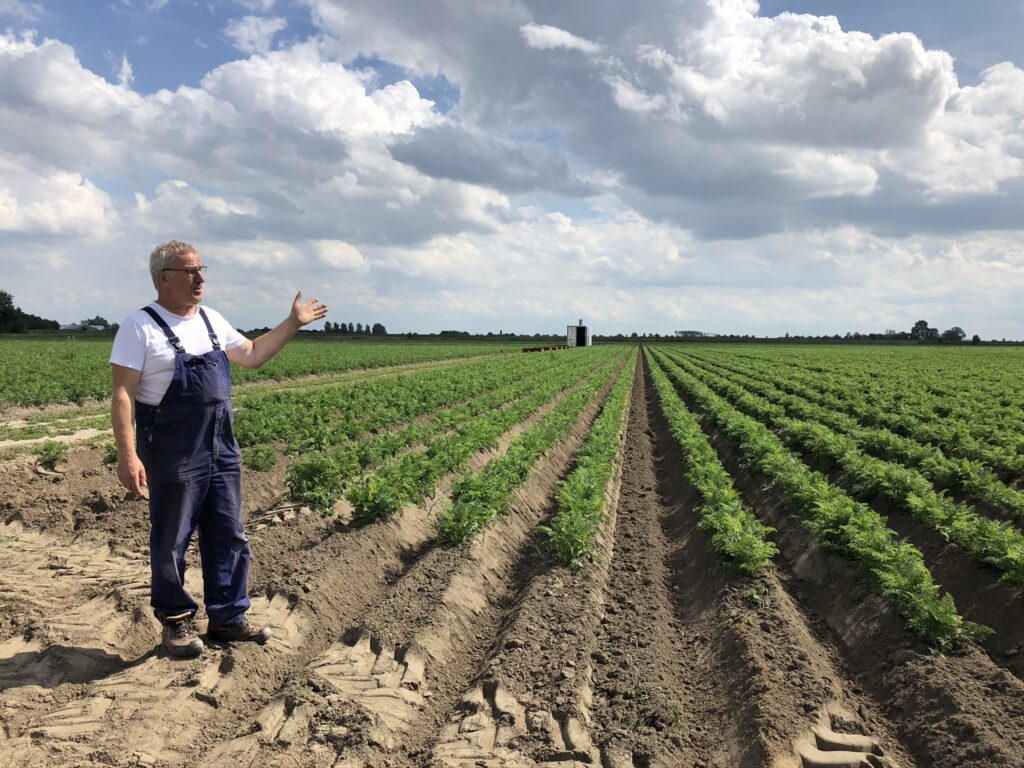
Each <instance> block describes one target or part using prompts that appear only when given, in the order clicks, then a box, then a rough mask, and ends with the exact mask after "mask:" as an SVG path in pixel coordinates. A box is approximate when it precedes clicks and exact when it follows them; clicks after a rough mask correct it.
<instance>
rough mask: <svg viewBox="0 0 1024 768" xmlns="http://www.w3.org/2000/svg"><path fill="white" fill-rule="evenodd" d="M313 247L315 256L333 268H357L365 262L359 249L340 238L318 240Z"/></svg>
mask: <svg viewBox="0 0 1024 768" xmlns="http://www.w3.org/2000/svg"><path fill="white" fill-rule="evenodd" d="M315 247H316V253H317V258H319V259H320V261H322V262H323V263H324V264H326V265H327V266H329V267H333V268H334V269H345V270H351V269H358V268H360V267H362V266H363V265H364V263H365V262H364V260H363V255H362V254H361V253H360V252H359V249H358V248H356V247H355V246H353V245H350V244H349V243H346V242H344V241H342V240H318V241H317V242H316V243H315Z"/></svg>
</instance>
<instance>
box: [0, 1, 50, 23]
mask: <svg viewBox="0 0 1024 768" xmlns="http://www.w3.org/2000/svg"><path fill="white" fill-rule="evenodd" d="M42 15H43V4H42V3H38V2H30V1H29V0H0V17H3V16H11V17H13V18H14V19H16V20H18V21H35V20H37V19H39V18H41V17H42Z"/></svg>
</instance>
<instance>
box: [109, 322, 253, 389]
mask: <svg viewBox="0 0 1024 768" xmlns="http://www.w3.org/2000/svg"><path fill="white" fill-rule="evenodd" d="M149 306H150V307H151V308H152V309H154V310H156V313H157V314H158V315H160V317H162V318H163V319H164V322H165V323H167V325H168V326H169V327H170V329H171V333H173V334H174V335H175V336H177V337H178V338H179V339H181V343H182V346H184V347H185V351H186V352H188V353H190V354H193V355H202V354H205V353H207V352H209V351H211V350H212V349H213V342H212V341H210V332H209V331H208V330H206V323H204V322H203V318H202V317H201V316H200V314H199V313H198V312H196V313H195V314H194V315H192V317H180V316H178V315H175V314H173V313H172V312H168V311H167V310H166V309H164V308H163V307H161V306H160V305H159V304H157V303H156V302H153V303H151V304H150V305H149ZM203 311H205V312H206V316H207V317H208V318H210V324H211V325H212V326H213V332H214V333H216V334H217V340H218V341H219V342H220V346H221V349H223V350H224V351H225V352H227V351H228V350H229V349H234V348H235V347H240V346H242V345H243V344H245V342H246V338H245V337H244V336H243V335H242V334H240V333H239V332H238V331H236V330H235V329H234V327H233V326H232V325H231V324H230V323H229V322H228V321H227V320H225V319H224V316H223V315H221V314H220V312H217V311H216V310H213V309H210V308H209V307H203ZM110 362H111V363H112V364H114V365H123V366H124V367H125V368H131V369H133V370H136V371H142V378H141V379H140V380H139V391H138V394H137V395H136V399H137V400H139V402H142V403H148V404H149V405H160V401H161V400H163V398H164V393H165V392H166V391H167V388H168V387H169V386H170V385H171V379H172V378H174V347H172V346H171V344H170V342H169V341H168V340H167V334H165V333H164V329H163V328H161V327H160V326H159V325H157V324H156V321H155V320H153V318H152V317H150V316H149V314H148V313H147V312H144V311H143V310H141V309H140V310H138V311H137V312H133V313H132V314H131V315H129V316H128V319H126V320H125V321H124V322H123V323H122V324H121V327H120V328H118V329H117V335H116V336H115V337H114V348H113V350H112V351H111V353H110Z"/></svg>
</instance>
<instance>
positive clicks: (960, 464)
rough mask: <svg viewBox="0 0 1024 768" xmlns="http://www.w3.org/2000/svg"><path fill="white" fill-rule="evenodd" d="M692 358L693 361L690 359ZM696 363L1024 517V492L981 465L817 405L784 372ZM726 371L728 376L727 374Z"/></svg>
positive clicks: (795, 413) (948, 486) (860, 443)
mask: <svg viewBox="0 0 1024 768" xmlns="http://www.w3.org/2000/svg"><path fill="white" fill-rule="evenodd" d="M687 359H692V358H690V357H689V356H688V357H687ZM696 362H697V363H698V365H702V366H705V369H706V370H708V371H710V372H712V373H717V374H718V375H721V376H723V377H724V378H726V379H728V380H730V381H734V382H736V383H738V384H740V385H741V386H743V387H745V388H747V389H749V390H751V391H752V392H755V393H756V394H758V395H760V396H762V397H764V398H766V399H768V400H770V401H771V402H773V403H776V404H778V405H781V406H782V407H784V408H785V409H786V412H787V413H788V414H791V415H793V416H794V417H796V418H800V419H804V420H810V421H815V422H820V423H822V424H825V425H827V426H829V427H831V428H832V429H834V430H836V431H837V432H841V433H843V434H845V435H847V436H849V437H850V438H851V439H852V440H853V441H854V442H855V443H856V445H857V446H858V447H860V448H861V449H863V450H864V451H866V452H868V453H870V454H873V455H875V456H878V457H879V458H883V459H888V460H891V461H896V462H898V463H900V464H904V465H907V466H909V467H912V468H914V469H916V470H918V471H919V472H921V474H922V475H924V476H925V477H927V478H928V479H929V480H931V481H932V482H933V483H935V484H936V485H938V486H939V487H940V488H945V489H947V490H950V491H953V492H958V493H962V494H965V495H968V496H971V497H973V498H976V499H978V500H979V501H983V502H985V503H987V504H990V505H991V506H993V507H995V508H996V509H999V510H1001V511H1003V512H1005V513H1006V514H1008V515H1010V516H1012V517H1017V518H1022V519H1024V493H1022V492H1021V491H1019V490H1017V489H1015V488H1010V487H1008V486H1007V485H1006V484H1005V483H1003V482H1002V481H1001V480H1000V479H999V477H998V476H997V475H996V474H995V473H994V472H993V471H992V470H990V469H989V468H988V467H986V466H984V465H983V464H981V463H980V462H977V461H972V460H970V459H951V458H948V457H947V456H946V455H945V454H943V453H942V451H941V450H939V449H938V448H936V447H934V446H932V445H926V444H925V445H922V444H921V443H919V442H918V441H917V440H914V439H912V438H909V437H903V436H901V435H897V434H896V433H894V432H892V431H890V430H888V429H886V428H884V427H879V428H875V427H864V426H862V425H861V424H860V423H859V422H858V421H857V420H856V419H855V418H853V417H852V416H850V415H848V414H846V413H842V412H839V411H835V410H832V409H830V408H826V407H824V406H822V405H820V404H818V403H817V402H816V401H815V400H814V393H813V392H809V391H807V390H806V389H805V388H803V387H801V386H800V385H797V384H794V383H792V382H791V381H790V382H787V381H783V380H780V379H777V378H776V376H778V375H779V374H775V373H773V372H771V371H768V370H762V369H760V368H754V369H753V370H750V371H749V372H748V371H747V370H745V369H744V368H743V367H741V366H734V365H722V364H717V363H716V364H714V365H711V364H709V363H705V362H703V361H702V360H701V359H699V358H698V359H697V360H696ZM723 370H724V371H727V372H728V373H727V374H724V373H722V371H723ZM791 393H793V394H791Z"/></svg>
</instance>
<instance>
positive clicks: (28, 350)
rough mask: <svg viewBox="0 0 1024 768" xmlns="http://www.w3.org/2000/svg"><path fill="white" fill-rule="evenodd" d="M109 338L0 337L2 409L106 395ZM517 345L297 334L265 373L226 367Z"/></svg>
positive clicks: (374, 359) (361, 360) (288, 370)
mask: <svg viewBox="0 0 1024 768" xmlns="http://www.w3.org/2000/svg"><path fill="white" fill-rule="evenodd" d="M112 344H113V337H111V336H104V337H101V338H89V337H82V336H53V337H43V338H39V337H26V338H12V337H5V338H2V339H0V360H2V361H3V365H0V409H3V408H6V407H7V406H10V405H48V404H50V403H83V402H85V401H87V400H97V399H108V398H109V397H110V365H109V363H108V361H109V359H110V349H111V345H112ZM519 349H520V347H519V346H518V345H515V344H492V343H479V344H477V343H471V342H447V343H445V342H441V343H434V342H419V341H410V342H405V341H397V340H389V341H386V342H364V341H342V340H334V339H330V338H327V337H323V336H319V337H318V336H313V337H312V338H310V337H308V336H307V335H306V334H302V335H300V337H299V338H296V339H295V340H294V341H293V342H292V343H290V344H289V345H288V346H286V347H285V348H284V349H282V350H281V352H279V353H278V354H277V355H276V356H275V357H274V359H273V360H271V361H270V362H268V363H267V364H266V365H264V366H263V367H261V368H259V369H256V370H250V369H246V368H239V367H237V366H232V371H231V377H232V380H233V381H235V382H236V383H237V382H247V381H256V380H265V379H273V380H281V379H287V378H293V377H297V376H306V375H312V374H325V373H339V372H343V371H350V370H356V369H363V368H380V367H388V366H396V365H408V364H412V363H423V362H429V361H434V360H447V359H455V358H462V357H467V358H468V357H479V356H482V355H494V354H499V353H511V352H518V351H519Z"/></svg>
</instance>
